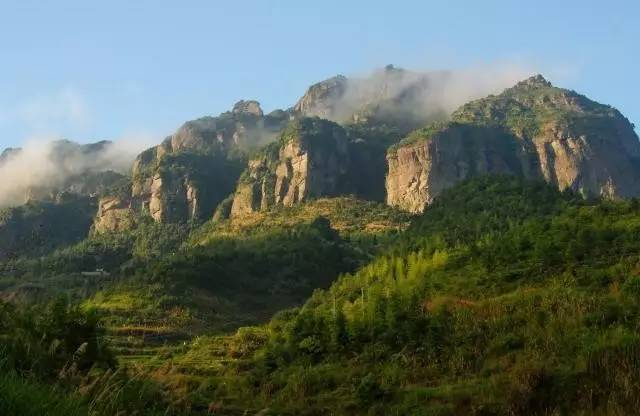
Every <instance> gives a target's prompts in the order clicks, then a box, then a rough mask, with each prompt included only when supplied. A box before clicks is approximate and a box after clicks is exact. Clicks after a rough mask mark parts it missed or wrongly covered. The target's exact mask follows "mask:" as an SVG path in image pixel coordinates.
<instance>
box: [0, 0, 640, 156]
mask: <svg viewBox="0 0 640 416" xmlns="http://www.w3.org/2000/svg"><path fill="white" fill-rule="evenodd" d="M638 4H639V3H638V2H636V1H631V0H629V1H608V2H603V1H585V0H582V1H558V0H555V1H539V0H538V1H528V2H524V1H491V0H484V1H471V0H469V1H438V2H431V1H419V0H415V1H404V0H395V1H373V0H369V1H347V0H342V1H332V0H325V1H302V0H298V1H275V0H274V1H268V0H264V1H250V0H245V1H242V2H233V1H188V0H185V1H181V2H177V1H172V2H169V1H166V2H165V1H158V0H156V1H142V0H141V1H130V0H129V1H120V0H111V1H108V2H91V1H86V0H85V1H64V0H60V1H55V2H53V1H40V2H37V1H29V0H15V1H7V0H0V54H1V55H0V56H1V58H0V62H1V65H0V148H4V147H7V146H16V145H20V144H21V143H24V142H25V140H27V139H29V138H33V137H65V138H69V139H72V140H77V141H83V142H87V141H94V140H98V139H117V138H122V137H146V138H149V137H150V138H153V140H159V139H161V138H162V137H164V136H165V135H168V134H170V133H171V132H172V131H173V130H175V128H177V127H178V126H179V125H180V124H181V123H182V122H184V121H185V120H188V119H193V118H196V117H199V116H202V115H207V114H213V115H215V114H218V113H220V112H222V111H225V110H227V109H229V108H230V107H231V106H232V105H233V103H234V102H235V101H237V100H239V99H243V98H244V99H249V98H254V99H258V100H259V101H260V102H261V103H262V105H263V108H264V109H265V110H267V111H269V110H272V109H275V108H279V107H288V106H289V105H291V104H293V103H294V102H295V100H296V99H297V98H298V97H299V96H300V95H301V94H302V93H303V92H304V90H305V89H306V87H307V86H309V85H310V84H311V83H313V82H316V81H319V80H322V79H324V78H327V77H329V76H332V75H334V74H337V73H343V74H346V75H349V74H359V73H365V72H367V71H369V70H371V69H374V68H376V67H381V66H384V65H385V64H388V63H393V64H395V65H396V66H401V67H405V68H409V69H448V68H469V67H476V66H488V67H492V66H493V67H496V66H500V65H518V66H523V67H526V68H532V69H535V70H536V71H540V72H542V73H543V74H545V75H546V76H547V77H548V78H549V79H550V80H551V81H553V82H554V83H556V84H558V85H560V86H563V87H567V88H572V89H575V90H577V91H579V92H582V93H584V94H586V95H588V96H590V97H591V98H593V99H595V100H598V101H600V102H604V103H607V104H611V105H613V106H615V107H617V108H618V109H620V110H621V111H622V112H623V113H624V114H625V115H626V116H627V117H628V118H629V119H630V120H631V121H632V122H635V123H636V124H639V125H640V99H638V95H639V92H640V88H639V87H638V78H639V77H640V70H639V68H640V46H639V43H638V42H639V41H640V24H638V19H639V16H640V6H639V5H638Z"/></svg>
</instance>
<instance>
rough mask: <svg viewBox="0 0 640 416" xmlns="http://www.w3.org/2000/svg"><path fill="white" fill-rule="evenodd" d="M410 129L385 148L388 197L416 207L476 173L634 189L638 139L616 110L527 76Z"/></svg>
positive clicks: (591, 189) (611, 194)
mask: <svg viewBox="0 0 640 416" xmlns="http://www.w3.org/2000/svg"><path fill="white" fill-rule="evenodd" d="M453 119H454V120H455V121H454V122H452V123H447V124H444V125H438V124H435V125H432V126H430V127H428V128H425V129H422V130H418V131H416V132H414V133H413V134H412V135H411V136H410V137H409V138H407V139H406V140H404V141H403V142H401V144H400V145H398V146H395V147H394V148H392V149H390V151H389V152H388V154H387V161H388V174H387V178H386V188H387V203H388V204H389V205H394V206H398V207H401V208H403V209H406V210H408V211H411V212H421V211H423V210H424V208H425V206H426V205H428V204H429V203H431V201H432V200H433V199H434V198H435V197H436V196H437V195H438V194H440V193H441V192H442V191H443V190H444V189H446V188H449V187H451V186H453V185H454V184H455V183H457V182H459V181H461V180H464V179H466V178H468V177H470V176H472V175H479V174H513V175H522V176H525V177H527V178H540V179H544V180H546V181H547V182H549V183H552V184H554V185H556V186H557V187H558V188H559V189H561V190H564V189H570V190H572V191H575V192H578V193H580V194H582V195H585V196H595V197H605V198H614V199H615V198H624V197H631V196H636V195H639V194H640V143H639V141H638V137H637V135H636V134H635V132H634V130H633V127H632V126H631V124H630V123H629V121H628V120H627V119H626V118H624V117H623V116H622V115H621V114H620V113H619V112H618V111H617V110H615V109H613V108H611V107H609V106H605V105H601V104H598V103H595V102H593V101H591V100H589V99H587V98H586V97H584V96H581V95H579V94H577V93H575V92H572V91H567V90H563V89H560V88H555V87H553V86H552V85H551V84H550V83H549V82H548V81H546V80H545V79H544V78H542V77H541V76H536V77H532V78H530V79H528V80H525V81H523V82H521V83H520V84H518V85H516V86H515V87H513V88H511V89H508V90H506V91H505V92H504V93H503V94H501V95H499V96H491V97H488V98H486V99H482V100H478V101H475V102H471V103H469V104H467V105H465V106H463V107H461V108H460V109H459V110H457V111H456V112H455V113H454V115H453Z"/></svg>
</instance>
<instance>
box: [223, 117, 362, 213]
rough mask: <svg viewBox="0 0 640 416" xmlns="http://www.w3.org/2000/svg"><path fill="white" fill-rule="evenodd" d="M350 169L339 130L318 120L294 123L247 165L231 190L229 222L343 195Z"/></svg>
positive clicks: (345, 141) (346, 150) (310, 119)
mask: <svg viewBox="0 0 640 416" xmlns="http://www.w3.org/2000/svg"><path fill="white" fill-rule="evenodd" d="M350 167H351V166H350V159H349V152H348V143H347V137H346V134H345V131H344V129H342V128H341V127H340V126H339V125H337V124H335V123H333V122H330V121H327V120H322V119H319V118H301V119H298V120H295V121H293V122H292V123H291V124H290V125H289V126H288V127H287V129H286V130H285V132H284V133H283V135H282V137H281V140H280V142H278V143H274V144H273V145H271V146H268V147H267V148H266V149H264V150H263V152H262V153H261V154H260V155H259V156H258V157H256V158H254V159H252V160H251V161H250V162H249V166H248V168H247V170H246V171H245V172H244V173H243V175H242V176H241V178H240V181H239V184H238V187H237V189H236V192H235V195H234V199H233V204H232V207H231V216H240V215H244V214H247V213H251V212H255V211H260V210H266V209H268V208H270V207H271V206H274V205H282V206H291V205H294V204H296V203H300V202H304V201H306V200H308V199H312V198H317V197H321V196H336V195H340V194H341V193H343V192H345V191H346V189H345V187H346V184H347V183H348V180H347V177H348V174H349V172H350Z"/></svg>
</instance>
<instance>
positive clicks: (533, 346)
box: [0, 66, 640, 416]
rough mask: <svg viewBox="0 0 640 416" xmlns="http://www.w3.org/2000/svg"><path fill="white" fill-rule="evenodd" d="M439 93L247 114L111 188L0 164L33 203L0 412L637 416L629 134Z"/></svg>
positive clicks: (543, 107) (609, 123)
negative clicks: (35, 177) (35, 178)
mask: <svg viewBox="0 0 640 416" xmlns="http://www.w3.org/2000/svg"><path fill="white" fill-rule="evenodd" d="M455 82H456V78H455V77H454V75H453V73H452V72H447V71H442V72H429V73H417V72H415V73H414V72H411V71H406V70H402V69H399V68H395V67H393V66H388V67H386V68H384V69H383V70H380V71H375V72H374V73H373V74H371V75H370V76H367V77H361V78H354V77H352V78H347V77H343V76H337V77H334V78H330V79H329V80H326V81H322V82H320V83H318V84H315V85H313V86H311V87H310V88H309V89H308V90H307V92H306V93H305V94H304V95H303V96H302V97H301V98H300V99H299V100H298V102H297V103H296V104H295V105H293V106H292V107H291V108H289V109H287V110H276V111H273V112H270V113H267V114H265V112H263V110H262V108H261V106H260V104H259V103H258V102H257V101H253V100H250V101H245V100H242V101H239V102H237V103H236V104H235V105H234V106H233V107H232V108H231V109H230V110H229V111H225V112H223V113H221V114H219V115H217V116H205V117H201V118H197V119H194V120H191V121H187V122H186V123H184V124H183V125H181V126H180V127H179V128H178V129H177V130H175V132H174V133H173V134H171V135H170V136H168V137H167V138H166V139H164V140H163V141H162V142H161V143H159V144H158V145H156V146H153V147H151V148H149V149H147V150H145V151H143V152H142V153H140V154H138V155H137V156H136V157H135V160H133V158H132V160H129V161H128V162H127V164H126V168H125V169H120V170H118V171H117V172H116V171H114V170H111V169H109V167H111V166H112V165H113V162H115V160H113V159H110V158H108V157H106V156H105V155H106V154H111V153H110V152H111V150H109V151H108V152H107V150H108V149H112V150H113V149H114V148H113V147H112V146H114V145H113V144H111V143H110V142H98V143H96V144H93V145H82V146H81V145H76V144H74V143H72V142H66V141H64V142H55V143H54V144H53V145H51V147H46V148H44V149H38V148H37V147H36V148H35V150H34V149H31V148H25V149H22V150H7V151H5V152H3V153H2V156H0V169H3V166H4V167H5V168H6V167H7V166H9V167H11V166H14V167H15V166H17V165H16V164H15V161H16V160H20V159H16V158H21V157H26V156H25V155H29V154H34V153H33V152H35V154H38V155H44V157H45V160H47V161H48V162H47V169H50V170H47V171H46V172H45V173H47V175H48V176H51V181H50V182H45V181H44V180H43V181H41V184H42V185H46V186H43V187H41V188H40V187H36V186H29V187H21V188H19V189H21V190H25V189H26V190H28V194H29V195H31V196H29V197H28V198H27V199H26V200H28V201H29V202H27V203H26V204H22V202H24V201H23V200H22V198H23V197H24V195H23V194H22V193H19V198H18V199H16V201H18V202H17V203H15V204H16V206H12V207H10V208H7V209H4V210H2V211H0V318H1V319H0V374H1V375H0V413H1V412H8V413H9V414H11V412H13V413H20V412H22V413H24V412H25V411H26V410H25V409H29V408H30V405H29V400H27V399H25V397H27V396H28V395H33V396H34V405H33V406H32V409H33V411H37V409H47V408H48V406H47V403H51V406H49V407H50V408H51V409H52V410H50V413H51V414H53V415H56V416H57V415H58V414H61V413H64V414H87V415H92V416H94V415H95V416H102V415H105V416H106V415H114V414H121V415H122V414H144V415H147V414H148V415H159V414H163V415H182V414H203V415H204V414H224V415H248V414H255V415H262V416H265V415H325V414H335V415H405V414H411V415H414V414H415V415H529V414H540V415H555V414H580V415H594V416H595V415H604V414H620V415H622V414H630V413H633V412H634V411H635V409H637V406H638V399H637V398H638V397H640V394H639V393H640V387H639V386H640V382H639V380H638V377H637V374H638V370H640V368H638V362H639V361H638V356H637V355H638V354H637V351H638V350H639V346H640V338H638V336H637V329H638V327H639V325H640V314H639V311H640V310H639V309H638V307H637V303H638V296H640V295H639V294H638V292H639V290H638V287H639V283H638V282H640V268H639V265H638V258H639V257H638V256H640V243H638V242H639V241H640V240H639V239H638V236H640V228H639V227H640V204H639V203H638V200H637V199H636V198H637V197H638V196H639V194H640V187H639V186H640V185H638V184H640V141H639V139H638V137H637V135H636V133H635V131H634V128H633V125H632V124H631V123H630V122H629V121H628V120H627V119H626V118H625V117H624V116H623V115H622V114H621V113H620V112H619V111H617V110H616V109H614V108H613V107H610V106H608V105H604V104H599V103H596V102H594V101H592V100H590V99H588V98H587V97H585V96H583V95H580V94H578V93H576V92H574V91H570V90H566V89H562V88H559V87H555V86H553V85H552V84H550V83H549V82H548V81H547V80H545V79H544V78H543V77H542V76H534V77H531V78H529V79H526V80H523V81H521V82H519V83H517V84H515V85H513V86H512V87H510V88H507V89H505V90H504V91H503V92H501V93H499V94H495V95H488V96H486V97H484V98H478V99H473V100H471V101H469V102H467V103H465V104H463V105H461V106H459V107H458V108H457V109H456V110H455V111H453V112H451V109H452V107H451V102H453V101H456V100H458V98H456V99H453V98H452V101H451V102H448V103H447V105H445V104H444V103H443V102H441V101H439V100H437V99H436V98H434V97H436V96H438V95H439V94H444V93H445V92H447V91H449V90H448V88H451V87H452V85H453V84H452V83H455ZM469 94H470V93H469ZM463 95H464V96H465V97H467V96H468V94H466V93H465V94H463ZM474 97H475V96H474ZM456 102H457V101H456ZM458 104H459V102H457V103H456V106H458ZM52 149H53V150H52ZM56 149H57V150H56ZM30 152H31V153H30ZM105 152H107V153H105ZM21 155H22V156H21ZM116 159H117V161H118V162H122V161H123V160H124V159H123V157H120V156H119V157H118V158H116ZM25 160H27V159H25ZM28 160H31V159H28ZM91 160H95V163H89V162H91ZM12 161H13V162H12ZM12 163H13V165H12ZM9 171H10V174H11V175H13V176H11V175H10V177H15V178H17V177H19V176H20V174H19V172H22V171H18V170H16V169H13V168H11V169H10V170H9ZM54 173H59V175H54ZM23 176H25V178H26V179H29V180H31V177H30V176H28V175H26V174H25V175H23ZM27 182H29V181H27ZM23 188H24V189H23ZM2 189H4V188H2V187H0V190H2ZM10 189H13V188H10ZM16 189H17V188H16ZM36 191H38V192H36ZM40 191H42V192H40ZM16 195H18V194H16ZM3 406H4V407H3ZM58 409H60V410H59V411H58ZM32 413H33V412H32Z"/></svg>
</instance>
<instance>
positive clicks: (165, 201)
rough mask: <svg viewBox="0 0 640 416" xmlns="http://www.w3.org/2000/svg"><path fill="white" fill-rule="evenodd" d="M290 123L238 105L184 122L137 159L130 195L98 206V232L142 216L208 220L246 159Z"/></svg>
mask: <svg viewBox="0 0 640 416" xmlns="http://www.w3.org/2000/svg"><path fill="white" fill-rule="evenodd" d="M288 119H289V115H288V113H286V112H284V111H274V112H272V113H270V114H267V115H264V114H263V112H262V109H261V108H260V104H259V103H258V102H257V101H239V102H238V103H236V104H235V105H234V107H233V109H232V110H231V111H227V112H224V113H222V114H220V115H219V116H218V117H203V118H199V119H197V120H192V121H188V122H186V123H185V124H184V125H182V126H181V127H180V128H179V129H178V130H177V131H176V132H175V133H174V134H173V135H171V136H170V137H167V138H166V139H165V140H164V141H163V142H162V144H160V145H158V146H156V147H153V148H151V149H148V150H146V151H144V152H143V153H141V154H140V155H139V156H138V157H137V158H136V160H135V162H134V164H133V171H132V177H133V179H132V186H131V192H130V194H128V195H127V194H125V195H110V196H108V197H106V198H105V199H103V200H102V201H100V210H99V213H98V217H97V221H96V224H97V230H98V231H100V232H104V231H113V230H119V229H121V228H122V227H123V225H122V224H123V222H122V221H119V220H118V218H124V217H127V218H128V217H133V216H136V215H141V214H146V215H150V216H151V217H152V218H153V219H154V220H155V221H158V222H174V223H175V222H188V221H195V222H202V221H204V220H206V219H208V218H210V217H211V216H212V215H213V212H214V209H215V208H216V206H217V205H218V204H219V203H220V202H221V201H222V200H223V199H224V198H225V197H227V196H228V195H229V194H230V193H231V192H232V191H233V188H234V186H235V183H236V181H237V180H238V177H239V176H240V173H241V172H242V169H243V167H244V164H245V163H246V155H247V154H248V153H249V152H251V151H253V150H255V149H257V148H259V147H260V146H262V145H264V144H266V143H269V142H271V141H273V140H274V139H275V137H276V135H277V134H278V133H279V132H280V130H282V128H283V126H284V123H286V122H287V121H288ZM128 223H129V222H127V224H128Z"/></svg>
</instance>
